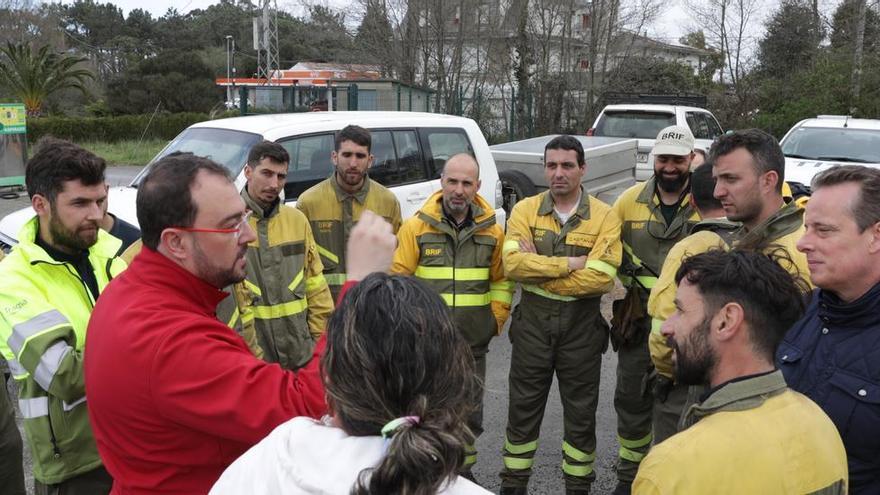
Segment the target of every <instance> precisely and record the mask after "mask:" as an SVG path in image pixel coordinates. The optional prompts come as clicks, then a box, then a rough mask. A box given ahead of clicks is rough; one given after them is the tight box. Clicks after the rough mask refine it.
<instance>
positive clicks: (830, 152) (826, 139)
mask: <svg viewBox="0 0 880 495" xmlns="http://www.w3.org/2000/svg"><path fill="white" fill-rule="evenodd" d="M779 144H780V145H781V146H782V153H783V154H785V180H786V181H788V182H799V183H801V184H803V185H805V186H809V185H810V182H811V181H812V180H813V176H814V175H816V174H818V173H819V172H821V171H823V170H826V169H828V168H831V167H833V166H835V165H844V164H852V163H858V164H860V165H868V166H871V167H880V120H871V119H854V118H851V117H849V116H846V115H819V116H818V117H816V118H814V119H805V120H802V121H800V122H798V123H797V124H795V125H794V127H792V128H791V129H790V130H789V131H788V132H787V133H786V134H785V136H784V137H783V138H782V141H780V143H779Z"/></svg>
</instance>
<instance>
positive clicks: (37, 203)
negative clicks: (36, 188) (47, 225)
mask: <svg viewBox="0 0 880 495" xmlns="http://www.w3.org/2000/svg"><path fill="white" fill-rule="evenodd" d="M31 206H32V207H33V209H34V211H35V212H37V215H38V216H41V217H42V216H46V215H48V214H49V211H50V210H51V209H52V206H51V204H50V203H49V198H47V197H46V196H43V195H42V194H34V195H33V197H31Z"/></svg>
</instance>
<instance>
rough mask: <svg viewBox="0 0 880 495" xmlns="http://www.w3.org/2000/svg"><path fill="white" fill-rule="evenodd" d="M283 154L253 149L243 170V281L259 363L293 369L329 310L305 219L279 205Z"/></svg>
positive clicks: (307, 353)
mask: <svg viewBox="0 0 880 495" xmlns="http://www.w3.org/2000/svg"><path fill="white" fill-rule="evenodd" d="M289 161H290V158H289V155H288V154H287V151H286V150H285V149H284V147H282V146H281V145H280V144H278V143H273V142H270V141H263V142H260V143H257V144H255V145H254V147H253V148H252V149H251V151H250V153H249V155H248V163H247V165H246V166H245V177H247V185H246V186H245V188H244V189H243V190H242V191H241V197H242V199H243V200H244V202H245V204H246V205H247V207H248V208H249V209H250V210H251V212H252V214H251V217H250V219H249V220H248V221H249V222H250V224H251V228H253V229H254V232H256V234H257V238H256V239H255V240H254V241H253V242H251V243H250V244H249V245H248V250H247V278H246V279H245V281H244V284H245V285H246V286H247V288H248V289H250V291H251V292H252V293H253V296H254V300H253V303H252V305H251V310H252V311H253V317H254V326H255V328H256V333H257V341H258V342H259V344H260V347H261V348H262V350H263V359H265V360H266V361H269V362H277V363H279V364H281V366H282V367H284V368H286V369H291V370H295V369H298V368H300V367H301V366H303V365H305V364H306V363H307V362H308V361H309V360H310V359H311V357H312V353H313V350H314V347H315V342H316V341H317V340H318V337H320V336H321V334H322V333H324V327H325V326H326V325H325V324H326V322H327V318H328V317H329V316H330V312H331V311H333V300H332V299H331V297H330V288H329V287H327V281H326V280H325V279H324V274H323V270H324V267H323V265H321V258H320V257H319V255H318V248H317V244H315V239H314V237H312V229H311V227H310V226H309V222H308V220H307V219H306V217H305V215H303V213H302V212H301V211H299V210H297V209H296V208H292V207H290V206H286V205H284V204H281V200H280V198H279V195H280V193H281V190H282V189H283V188H284V181H285V178H286V176H287V165H288V162H289Z"/></svg>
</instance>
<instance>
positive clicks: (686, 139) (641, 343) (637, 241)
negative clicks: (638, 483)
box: [612, 126, 700, 495]
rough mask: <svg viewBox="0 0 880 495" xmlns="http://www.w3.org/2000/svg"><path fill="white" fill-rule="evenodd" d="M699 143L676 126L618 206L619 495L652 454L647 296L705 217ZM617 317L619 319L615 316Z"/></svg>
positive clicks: (658, 142) (657, 144)
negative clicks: (700, 207)
mask: <svg viewBox="0 0 880 495" xmlns="http://www.w3.org/2000/svg"><path fill="white" fill-rule="evenodd" d="M693 149H694V136H693V134H691V131H690V129H688V128H687V127H684V126H670V127H667V128H665V129H663V130H662V131H660V133H659V134H658V135H657V140H656V141H655V144H654V151H653V152H654V177H652V178H651V179H649V180H648V181H646V182H644V183H643V184H636V185H635V186H632V187H631V188H629V189H627V190H626V191H624V193H623V194H621V195H620V197H619V198H617V201H615V202H614V211H615V212H616V213H617V216H618V217H619V218H620V221H621V223H622V228H621V241H622V242H623V249H624V261H623V264H622V267H621V270H620V276H619V278H620V281H621V283H622V284H623V286H624V287H626V289H627V298H626V299H625V300H624V301H626V302H627V303H629V305H626V304H622V305H621V307H623V308H627V307H628V308H629V310H628V311H625V312H628V313H630V314H629V320H630V321H629V324H628V325H627V324H621V321H624V322H625V321H626V318H615V320H614V322H615V328H613V329H612V343H615V347H616V348H617V349H616V350H617V386H616V389H615V391H614V409H615V410H616V411H617V440H618V441H619V442H620V450H619V451H618V453H619V455H618V464H617V480H618V483H617V487H616V488H615V491H614V495H628V494H629V493H630V486H631V484H632V480H633V478H635V475H636V471H638V468H639V462H641V460H642V458H644V457H645V454H646V453H647V452H648V449H649V448H650V447H651V440H652V438H653V437H652V435H651V416H652V412H651V410H652V405H653V399H652V397H651V394H650V391H649V390H647V384H648V377H649V375H650V373H651V371H652V366H651V356H650V354H649V353H648V333H649V332H650V327H651V319H650V318H648V317H647V313H646V311H645V309H646V307H647V304H648V293H649V291H650V290H651V288H653V287H654V284H655V283H656V282H657V276H658V275H659V273H660V267H661V266H662V265H663V260H664V259H665V258H666V254H667V253H668V252H669V249H670V248H672V246H673V245H674V244H675V243H676V242H678V241H680V240H681V239H683V238H684V237H685V236H687V235H688V233H689V232H690V229H691V227H692V226H693V224H695V223H696V222H698V221H699V219H700V217H699V215H697V212H696V210H694V208H693V207H692V206H691V205H690V193H689V191H690V180H689V179H690V164H691V161H692V160H693V157H694V153H693ZM615 316H617V315H615Z"/></svg>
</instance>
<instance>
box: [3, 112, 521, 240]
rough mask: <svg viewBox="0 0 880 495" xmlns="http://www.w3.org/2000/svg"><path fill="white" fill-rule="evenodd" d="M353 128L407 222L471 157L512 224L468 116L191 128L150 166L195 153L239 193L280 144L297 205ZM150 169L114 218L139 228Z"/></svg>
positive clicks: (288, 194) (279, 120)
mask: <svg viewBox="0 0 880 495" xmlns="http://www.w3.org/2000/svg"><path fill="white" fill-rule="evenodd" d="M349 124H357V125H360V126H362V127H365V128H367V129H370V130H371V132H372V138H373V141H372V153H373V155H374V156H375V159H374V161H373V164H372V166H371V168H370V170H369V174H370V177H371V178H372V179H374V180H376V181H377V182H379V183H381V184H382V185H384V186H386V187H388V188H390V189H391V191H393V192H394V194H395V195H396V196H397V199H398V200H399V201H400V209H401V214H402V215H403V217H404V218H407V217H409V216H411V215H413V214H414V213H415V212H416V211H418V209H419V208H420V207H421V206H422V204H423V203H424V202H425V200H427V199H428V197H429V196H430V195H431V194H432V193H433V192H434V191H436V190H438V189H439V188H440V172H441V170H442V168H443V164H444V163H446V160H447V159H448V158H449V157H451V156H452V155H455V154H456V153H461V152H470V153H473V155H474V156H475V157H476V159H477V161H478V162H479V164H480V180H481V181H482V187H481V188H480V194H481V195H482V196H483V197H484V198H485V199H486V200H487V201H488V202H489V203H490V204H492V205H493V207H494V208H495V214H496V219H497V221H498V223H499V224H501V225H505V222H506V219H507V216H506V214H505V211H504V209H503V208H502V207H501V204H502V200H501V182H500V180H499V178H498V171H497V170H496V168H495V162H494V161H493V159H492V154H491V152H490V150H489V145H488V144H487V143H486V140H485V138H484V137H483V134H482V132H481V131H480V128H479V127H478V126H477V124H476V123H475V122H474V121H473V120H471V119H467V118H463V117H455V116H450V115H440V114H431V113H417V112H309V113H292V114H272V115H256V116H249V117H234V118H229V119H218V120H210V121H207V122H201V123H198V124H194V125H192V126H190V127H189V128H187V129H185V130H184V131H183V132H181V133H180V134H179V135H178V136H177V137H175V138H174V139H173V140H172V141H171V142H169V143H168V145H167V146H166V147H165V148H164V149H163V150H162V151H160V152H159V154H158V155H156V157H155V158H154V159H153V160H152V161H151V162H150V163H153V162H155V161H156V160H158V159H160V158H162V157H163V156H166V155H168V154H170V153H173V152H175V151H188V152H192V153H194V154H196V155H200V156H206V157H209V158H211V159H212V160H214V161H216V162H217V163H219V164H221V165H223V166H224V167H226V168H227V169H228V170H229V172H230V174H231V175H232V176H233V177H235V178H236V179H235V182H236V186H237V187H238V188H242V187H244V184H245V178H244V165H245V162H246V161H247V155H248V151H249V150H250V148H251V146H253V145H254V143H257V142H258V141H260V140H263V139H268V140H270V141H276V142H278V143H280V144H281V145H282V146H284V148H285V149H286V150H287V152H288V153H290V168H289V171H288V175H287V184H286V185H285V187H284V197H285V201H287V202H292V201H295V200H296V198H297V197H298V196H299V195H300V193H302V192H303V191H305V190H306V189H308V188H309V187H311V186H313V185H315V184H317V183H318V182H320V181H322V180H324V179H326V178H327V177H329V176H330V175H331V173H332V171H333V163H332V162H331V160H330V152H331V151H332V150H333V149H334V139H335V135H336V132H337V131H339V130H341V129H342V128H343V127H345V126H346V125H349ZM149 169H150V164H148V165H147V166H146V167H144V169H143V170H142V171H141V173H140V174H138V175H137V176H136V177H135V178H134V180H133V181H132V183H131V184H130V185H128V186H125V187H114V188H111V190H110V197H109V209H110V211H111V213H113V214H115V215H116V216H118V217H119V218H122V219H123V220H125V221H127V222H130V223H132V224H133V225H137V214H136V210H135V198H136V196H137V187H138V184H140V182H141V180H142V179H143V177H144V176H145V175H146V174H147V172H148V171H149ZM33 214H34V213H33V210H32V209H31V208H30V207H28V208H24V209H22V210H19V211H17V212H14V213H11V214H9V215H7V216H6V217H5V218H3V220H2V221H0V243H3V244H6V245H7V246H10V245H12V244H15V243H16V242H17V240H16V237H17V235H18V231H19V229H20V228H21V226H22V225H24V223H25V222H26V221H27V220H28V219H29V218H31V216H32V215H33Z"/></svg>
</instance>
